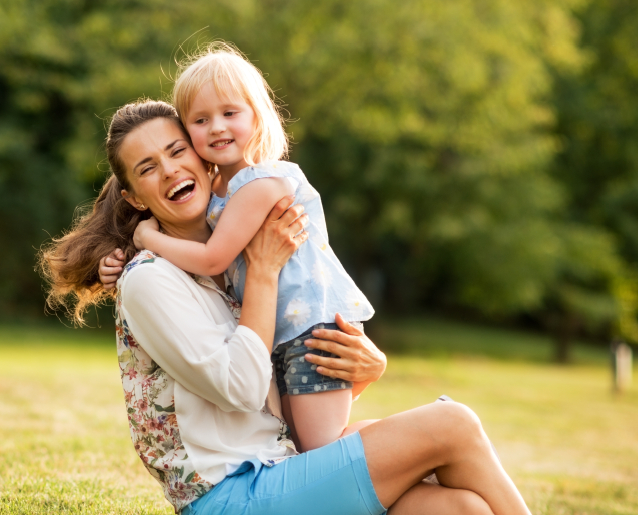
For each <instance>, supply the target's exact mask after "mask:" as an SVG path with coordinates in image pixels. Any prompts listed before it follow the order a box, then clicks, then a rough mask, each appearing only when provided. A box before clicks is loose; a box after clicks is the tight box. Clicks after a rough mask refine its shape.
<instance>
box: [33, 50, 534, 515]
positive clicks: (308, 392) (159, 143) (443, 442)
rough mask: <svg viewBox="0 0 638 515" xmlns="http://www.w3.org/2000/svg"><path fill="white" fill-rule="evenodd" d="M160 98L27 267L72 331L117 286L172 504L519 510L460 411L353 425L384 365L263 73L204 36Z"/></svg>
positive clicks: (138, 439) (118, 122)
mask: <svg viewBox="0 0 638 515" xmlns="http://www.w3.org/2000/svg"><path fill="white" fill-rule="evenodd" d="M173 102H174V106H175V107H173V106H171V105H169V104H167V103H164V102H157V101H150V100H146V101H141V102H137V103H134V104H128V105H126V106H124V107H122V108H120V109H119V110H118V111H117V112H116V113H115V115H114V116H113V119H112V121H111V124H110V127H109V132H108V136H107V140H106V149H107V156H108V161H109V164H110V168H111V172H112V175H111V177H110V178H109V179H108V180H107V182H106V183H105V185H104V187H103V189H102V191H101V193H100V195H99V197H98V199H97V200H96V202H95V205H94V207H93V210H92V212H91V213H89V214H87V215H85V216H84V217H83V218H81V219H80V220H79V221H78V222H77V223H76V225H75V227H74V229H73V230H72V231H71V232H70V233H68V234H66V235H65V236H63V237H62V238H60V239H58V240H55V241H54V242H53V244H52V245H51V246H50V247H49V248H48V249H46V250H45V251H44V252H43V254H42V262H43V266H44V270H45V272H46V273H47V275H48V277H49V279H50V281H51V293H50V299H49V300H50V301H51V302H54V301H60V302H64V299H65V298H66V297H67V296H68V295H69V294H71V296H72V297H75V299H76V305H75V314H76V317H77V318H78V319H81V316H82V313H83V310H84V309H85V308H86V307H87V306H89V305H91V304H94V303H97V302H99V301H100V300H102V299H103V298H104V297H105V296H107V295H109V294H110V293H109V290H110V289H112V288H113V286H115V285H116V284H117V289H116V294H115V298H116V332H117V346H118V361H119V365H120V371H121V376H122V384H123V387H124V397H125V402H126V408H127V413H128V419H129V426H130V432H131V438H132V440H133V443H134V446H135V449H136V451H137V453H138V454H139V456H140V458H141V459H142V461H143V463H144V465H145V466H146V467H147V469H148V470H149V472H150V473H151V474H152V475H153V476H154V477H155V478H156V479H157V480H158V481H159V482H160V484H161V485H162V487H163V489H164V493H165V495H166V497H167V499H168V500H169V501H170V502H171V503H172V504H173V506H174V507H175V511H176V512H181V513H182V514H191V513H192V514H198V515H199V514H202V515H204V514H224V515H235V514H260V515H267V514H278V515H280V514H289V513H290V514H294V513H304V514H316V515H324V514H325V515H335V514H343V515H356V514H358V513H361V514H381V513H385V512H386V510H387V511H389V513H392V514H406V515H407V514H415V515H416V514H423V515H425V514H428V515H445V514H450V515H451V514H486V515H487V514H493V515H519V514H520V515H523V514H529V510H528V509H527V507H526V506H525V503H524V501H523V499H522V497H521V496H520V494H519V492H518V491H517V489H516V487H515V486H514V484H513V483H512V481H511V479H510V478H509V477H508V475H507V474H506V472H505V471H504V469H503V468H502V466H501V465H500V463H499V461H498V459H497V457H496V455H495V453H494V452H493V450H492V448H491V446H490V443H489V440H488V439H487V437H486V435H485V433H484V432H483V430H482V428H481V424H480V422H479V420H478V418H477V417H476V415H475V414H474V413H473V412H472V411H471V410H469V409H468V408H467V407H465V406H463V405H461V404H459V403H455V402H451V401H449V402H437V403H432V404H428V405H425V406H422V407H420V408H416V409H413V410H410V411H408V412H404V413H400V414H397V415H393V416H391V417H388V418H386V419H383V420H379V421H363V422H359V423H356V424H353V425H350V426H348V418H349V415H350V406H351V403H352V400H353V398H355V397H356V396H358V395H359V394H360V393H361V392H362V391H363V390H364V389H365V388H366V387H367V386H368V385H369V384H370V383H371V382H374V381H376V380H377V379H378V378H379V377H380V376H381V374H382V373H383V370H384V368H385V357H384V356H383V355H382V353H380V352H379V351H378V350H377V349H376V347H375V346H374V344H373V343H372V342H371V341H370V340H369V339H368V338H367V337H366V336H365V334H364V333H363V326H362V322H364V321H366V320H369V319H370V318H371V317H372V315H373V313H374V311H373V309H372V306H371V305H370V303H369V302H368V301H367V300H366V298H365V296H364V295H363V294H362V293H361V291H360V290H359V289H358V288H357V286H356V285H355V284H354V282H353V281H352V279H351V278H350V277H349V276H348V274H347V273H346V272H345V270H344V269H343V267H342V266H341V264H340V262H339V260H338V259H337V257H336V256H335V254H334V252H333V251H332V249H331V248H330V246H329V244H328V234H327V230H326V225H325V220H324V215H323V210H322V207H321V200H320V198H319V194H318V193H317V191H316V190H315V189H314V188H313V187H312V186H311V185H310V184H309V183H308V181H307V179H306V177H305V176H304V174H303V172H302V171H301V170H300V169H299V167H298V166H297V165H295V164H293V163H290V162H287V161H282V160H281V158H282V157H284V156H285V155H286V153H287V138H286V133H285V132H284V129H283V124H282V118H281V116H280V114H279V111H278V109H277V106H276V105H275V103H274V102H273V96H272V92H271V90H270V88H269V87H268V85H267V83H266V82H265V80H264V78H263V76H262V75H261V73H260V72H259V71H258V70H257V69H256V68H255V67H254V66H253V65H252V64H251V63H250V62H248V61H247V60H246V59H245V58H244V57H243V56H242V55H241V54H240V53H239V52H237V51H236V50H234V49H233V48H232V47H230V46H228V45H226V44H222V43H217V44H214V45H211V46H210V47H209V48H207V49H206V50H205V51H204V52H203V53H201V54H200V55H198V56H196V57H195V58H193V59H191V60H190V61H189V62H187V63H185V65H184V67H183V68H182V71H181V74H180V75H179V77H178V79H177V81H176V84H175V88H174V91H173ZM116 248H117V250H116V251H114V252H112V251H113V249H116ZM136 248H137V249H139V250H140V252H137V250H136ZM107 254H110V255H109V257H107V258H104V256H106V255H107ZM116 281H117V283H116ZM297 450H299V451H303V452H302V453H301V454H299V453H298V452H297ZM433 473H435V474H436V480H430V481H424V479H425V478H427V477H428V476H431V475H432V474H433Z"/></svg>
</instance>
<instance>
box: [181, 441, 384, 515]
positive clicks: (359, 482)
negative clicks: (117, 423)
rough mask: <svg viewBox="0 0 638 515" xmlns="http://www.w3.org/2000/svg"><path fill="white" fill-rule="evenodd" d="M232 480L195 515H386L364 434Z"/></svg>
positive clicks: (195, 507)
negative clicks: (369, 468) (367, 458)
mask: <svg viewBox="0 0 638 515" xmlns="http://www.w3.org/2000/svg"><path fill="white" fill-rule="evenodd" d="M256 467H257V468H255V467H253V466H251V467H250V468H249V470H247V471H246V472H243V473H241V474H237V475H234V476H230V477H227V478H226V479H225V480H224V481H222V482H221V483H220V484H218V485H217V486H215V488H214V489H213V490H211V491H210V492H209V493H207V494H206V495H205V496H204V497H202V498H200V499H199V500H197V501H195V502H194V503H193V504H192V505H191V511H190V513H191V514H192V515H237V514H241V515H282V514H287V513H303V514H304V515H359V514H360V515H381V514H383V513H385V508H384V507H383V506H382V505H381V503H380V502H379V500H378V498H377V496H376V494H375V491H374V488H373V486H372V481H371V480H370V474H369V472H368V467H367V464H366V459H365V455H364V452H363V445H362V443H361V437H360V436H359V434H358V433H355V434H352V435H349V436H348V437H345V438H342V439H340V440H337V441H336V442H333V443H331V444H330V445H326V446H325V447H322V448H320V449H315V450H313V451H309V452H307V453H304V454H300V455H298V456H295V457H293V458H289V459H287V460H285V461H283V462H281V463H279V464H277V465H275V466H273V467H270V468H269V467H265V466H264V467H261V466H260V464H257V466H256Z"/></svg>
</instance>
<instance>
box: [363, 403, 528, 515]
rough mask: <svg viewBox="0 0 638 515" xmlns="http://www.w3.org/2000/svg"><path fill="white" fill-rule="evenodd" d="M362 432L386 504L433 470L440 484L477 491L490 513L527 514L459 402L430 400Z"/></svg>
mask: <svg viewBox="0 0 638 515" xmlns="http://www.w3.org/2000/svg"><path fill="white" fill-rule="evenodd" d="M360 434H361V439H362V441H363V446H364V449H365V454H366V460H367V463H368V468H369V470H370V477H371V478H372V483H373V485H374V489H375V491H376V493H377V496H378V497H379V500H380V501H381V504H383V505H384V506H392V505H393V504H395V503H396V502H397V501H398V500H399V498H400V497H401V496H402V495H403V494H404V493H406V492H407V491H408V490H410V489H411V488H412V487H414V486H415V485H418V484H419V483H420V482H421V480H422V479H423V478H425V477H427V476H428V475H430V474H431V473H432V471H433V470H434V469H436V474H437V478H438V480H439V482H440V483H441V485H443V486H446V487H451V488H456V489H463V490H469V491H471V492H474V493H476V494H478V495H479V496H480V497H482V498H483V499H484V500H485V501H486V502H487V504H488V506H489V507H490V509H491V510H492V512H493V513H494V515H530V512H529V510H528V509H527V506H526V505H525V502H524V501H523V498H522V497H521V495H520V493H519V492H518V490H517V489H516V487H515V486H514V483H513V482H512V480H511V479H510V478H509V476H508V475H507V473H506V472H505V470H504V469H503V467H502V466H501V464H500V462H499V461H498V459H497V458H496V456H495V454H494V452H493V451H492V448H491V446H490V443H489V440H488V439H487V436H486V435H485V433H484V431H483V428H482V427H481V423H480V421H479V419H478V417H477V416H476V415H475V414H474V413H473V412H472V411H471V410H470V409H469V408H467V407H466V406H463V405H462V404H459V403H456V402H437V403H433V404H428V405H426V406H422V407H420V408H416V409H413V410H410V411H406V412H404V413H399V414H397V415H393V416H391V417H388V418H386V419H384V420H381V421H379V422H377V423H375V424H371V425H369V426H367V427H364V428H363V429H361V431H360ZM406 495H407V494H406ZM410 495H416V494H410ZM406 502H407V501H406ZM424 502H425V501H424ZM401 504H402V503H401ZM401 504H399V505H398V507H400V506H401ZM422 513H426V512H425V511H423V512H422Z"/></svg>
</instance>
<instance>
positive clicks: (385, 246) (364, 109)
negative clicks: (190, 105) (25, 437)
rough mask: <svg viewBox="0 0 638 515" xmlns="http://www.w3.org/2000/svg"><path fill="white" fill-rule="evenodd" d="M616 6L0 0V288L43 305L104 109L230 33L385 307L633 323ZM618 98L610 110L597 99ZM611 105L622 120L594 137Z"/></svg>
mask: <svg viewBox="0 0 638 515" xmlns="http://www.w3.org/2000/svg"><path fill="white" fill-rule="evenodd" d="M5 4H6V5H5ZM623 5H625V3H624V2H621V1H617V2H612V1H602V0H599V1H595V2H586V1H584V0H552V1H550V0H542V1H539V2H533V3H530V2H522V3H521V2H518V3H517V2H507V1H505V0H449V1H445V2H443V1H437V2H421V1H418V0H406V1H404V2H400V3H398V4H397V3H396V2H389V1H387V0H385V1H382V0H356V1H353V2H342V1H337V0H322V1H320V2H306V1H303V0H268V1H263V0H262V1H257V0H218V1H217V2H215V3H214V5H212V4H211V3H210V2H204V1H203V0H193V1H191V2H188V3H182V4H179V5H178V4H177V3H175V2H168V1H167V0H137V1H135V2H122V1H116V0H110V1H106V2H100V3H93V2H88V1H82V0H74V1H72V2H69V1H66V0H65V1H63V0H44V1H41V2H33V1H27V0H16V1H15V2H12V3H11V4H10V5H9V4H8V3H7V2H5V3H4V4H2V5H1V6H0V142H1V143H0V185H1V186H2V187H1V188H0V248H1V249H2V251H1V252H2V254H1V256H2V257H3V258H4V260H3V261H4V265H5V266H3V268H2V270H0V284H1V285H2V286H1V287H0V303H1V304H2V306H3V307H4V308H5V310H7V309H16V306H25V305H29V306H34V305H35V306H37V307H39V306H41V302H42V301H41V294H40V293H39V291H38V290H39V287H40V286H39V282H38V279H37V277H36V276H35V274H33V273H32V271H31V265H30V263H31V262H32V258H31V256H32V255H33V247H37V246H38V245H39V244H40V242H41V241H42V240H43V239H44V238H45V237H46V234H45V233H43V232H42V230H43V229H44V230H46V231H48V232H49V233H50V234H58V233H59V232H60V230H61V229H62V228H63V227H66V226H68V224H69V220H70V217H71V213H72V210H73V207H74V206H75V205H76V204H77V203H78V202H80V201H82V200H84V199H88V198H90V197H92V196H94V195H95V189H97V188H99V186H100V185H101V182H102V180H103V177H104V176H103V175H102V173H101V172H100V171H99V169H100V168H101V169H103V168H104V166H103V165H102V166H101V167H99V166H97V163H99V162H100V161H101V160H102V158H103V154H102V152H101V141H102V139H103V137H104V128H103V125H104V118H105V117H107V116H108V115H109V114H110V113H112V112H113V111H114V109H115V108H116V107H118V106H119V105H121V104H123V103H125V102H127V101H131V100H134V99H136V98H138V97H140V96H142V95H148V96H151V97H158V96H162V95H163V96H167V95H168V94H169V93H170V90H171V76H172V74H173V73H174V71H175V66H174V63H173V61H172V59H173V58H174V57H177V58H179V57H180V56H181V55H182V48H181V47H180V46H179V45H180V44H182V43H183V48H184V49H185V50H186V51H189V50H192V49H193V48H194V47H195V46H196V45H197V43H198V42H201V41H204V40H210V39H213V38H223V39H226V40H229V41H233V42H235V43H236V44H237V45H238V47H239V48H240V49H241V50H242V51H244V52H245V53H246V54H247V55H248V57H249V58H250V59H251V60H252V61H253V62H255V63H256V64H257V66H259V67H260V68H261V69H262V70H263V71H264V72H265V73H266V75H267V78H268V81H269V83H270V84H271V86H272V87H273V88H274V89H275V90H276V91H277V92H278V94H279V96H280V97H281V98H282V100H283V102H285V104H286V105H287V109H288V111H289V112H290V115H291V119H292V120H293V122H292V123H290V125H289V130H290V132H291V133H292V135H293V137H294V141H295V145H294V146H293V152H292V155H291V158H292V159H293V160H295V161H297V162H299V163H300V164H301V166H302V168H303V169H304V170H305V171H306V173H307V174H308V176H309V178H310V180H311V182H312V183H313V184H314V185H315V186H316V187H317V189H318V190H319V191H320V192H321V194H322V197H323V200H324V204H325V208H326V212H327V216H328V225H329V231H330V235H331V238H332V243H333V245H334V247H335V248H336V249H337V252H338V254H339V256H340V257H341V258H342V259H343V261H344V263H345V264H346V266H347V268H348V269H349V270H350V271H351V272H352V273H353V275H355V278H356V280H357V281H358V282H359V283H360V284H361V285H362V287H363V288H364V290H366V291H367V292H368V293H369V294H370V295H371V297H372V298H373V302H374V303H375V304H376V305H377V306H378V307H381V304H383V303H385V304H386V306H392V307H394V308H395V309H402V310H405V309H413V308H414V307H418V306H423V305H424V304H435V305H437V306H441V305H442V306H469V307H470V308H471V309H473V310H477V311H479V312H481V313H483V314H485V315H486V316H492V317H495V316H496V317H501V316H512V315H516V314H520V313H533V314H535V316H537V317H539V318H540V319H543V320H545V319H551V317H552V316H558V318H561V317H563V318H564V317H566V316H569V317H573V316H576V317H578V318H579V319H587V320H588V321H591V322H592V323H593V322H596V324H594V325H598V326H600V324H601V323H603V322H604V323H607V322H609V321H610V320H612V319H618V317H619V313H621V312H622V313H624V314H625V315H624V316H626V317H629V318H628V320H629V321H631V320H630V319H631V317H632V316H633V315H627V313H633V312H635V310H634V311H632V309H633V308H632V307H631V306H628V305H623V306H624V307H622V306H621V305H620V300H619V299H620V297H619V295H620V293H619V291H620V290H619V287H618V284H621V283H622V277H625V276H626V275H627V271H626V261H627V259H630V260H631V259H633V257H632V256H634V254H632V252H634V250H631V249H638V240H636V241H634V240H635V239H636V234H638V232H636V231H635V230H634V229H635V227H634V226H635V224H636V222H635V216H633V217H632V215H631V213H632V211H631V210H633V209H635V208H634V204H635V203H632V199H633V197H632V195H633V194H634V193H632V192H638V185H635V184H634V183H633V182H631V181H634V182H635V180H634V179H635V178H632V177H633V175H632V173H633V172H631V173H630V172H629V171H627V170H628V168H630V165H629V164H627V163H633V162H634V161H633V160H635V159H638V158H637V157H636V155H638V154H635V151H633V150H632V146H631V144H630V140H629V138H628V137H627V136H629V135H630V134H631V131H632V130H634V129H635V126H636V125H635V124H633V121H634V120H633V118H632V117H633V116H634V115H635V113H634V112H633V111H632V110H631V109H629V108H628V106H630V105H631V102H632V99H633V97H632V96H631V95H632V94H633V91H634V90H635V88H634V89H633V90H632V84H633V83H632V82H631V80H634V79H633V78H631V77H635V76H634V75H631V73H630V72H631V70H633V71H634V72H635V67H633V68H632V63H633V59H635V55H634V54H633V53H632V52H630V51H624V49H626V48H630V46H628V45H630V39H631V34H632V31H631V28H632V27H633V26H632V25H631V23H633V22H632V21H631V20H633V18H632V17H631V16H625V17H624V18H623V19H622V20H621V19H620V18H621V17H622V6H623ZM627 5H629V4H627ZM575 12H576V13H579V16H580V17H578V16H576V15H575V14H574V13H575ZM581 23H582V24H583V33H582V34H583V35H582V40H583V41H584V42H585V43H586V45H585V48H582V47H581V46H579V45H580V40H581V32H580V31H581V29H580V26H581ZM204 26H208V29H206V30H204V31H202V32H198V31H200V29H202V28H203V27H204ZM618 27H621V28H622V30H617V28H618ZM34 28H37V30H34ZM192 34H195V35H194V36H193V37H191V38H190V39H189V36H191V35H192ZM623 38H624V39H623ZM610 56H611V57H613V58H610ZM614 56H616V57H614ZM614 59H615V60H614ZM616 62H617V64H612V63H616ZM612 66H613V67H614V68H613V70H611V69H609V70H608V69H607V68H608V67H612ZM622 70H626V71H622ZM608 71H609V72H611V71H613V73H611V74H608V73H606V72H608ZM607 75H611V77H612V78H613V80H612V79H607V78H605V77H607ZM584 78H586V80H585V79H584ZM592 78H596V81H597V82H596V81H594V80H590V79H592ZM556 84H558V87H557V88H556V87H555V86H556ZM619 93H620V96H621V97H622V99H623V100H621V101H618V103H617V104H616V105H617V108H615V110H613V111H612V112H607V110H606V108H604V107H601V106H605V105H606V103H605V102H606V100H608V99H610V98H615V97H616V95H617V94H619ZM605 116H607V117H610V118H613V122H614V125H612V126H611V128H609V129H605V130H606V131H607V132H605V130H604V131H602V132H601V131H600V130H599V128H600V125H601V123H600V122H601V120H604V119H606V118H605ZM600 134H604V136H600ZM599 149H604V152H602V154H601V152H599ZM617 149H620V150H617ZM557 155H559V160H558V161H556V157H557ZM601 155H602V156H603V157H596V158H595V159H594V158H592V157H593V156H601ZM604 156H607V157H604ZM556 163H557V164H556ZM609 163H621V164H622V166H620V165H618V166H616V169H617V172H616V173H615V175H614V177H616V178H617V179H618V180H609V179H608V178H607V176H606V175H605V174H606V172H607V169H608V166H609ZM585 165H586V166H585ZM614 166H615V165H614ZM631 166H633V165H631ZM623 167H624V168H623ZM581 169H582V172H581ZM621 169H622V170H621ZM634 175H635V174H634ZM582 177H586V179H585V180H581V178H582ZM623 181H624V182H623ZM636 184H638V183H636ZM590 199H595V200H593V201H590ZM578 206H584V207H582V208H581V209H580V210H579V208H578ZM627 206H629V207H630V209H629V210H628V209H627ZM617 247H619V248H620V249H622V251H623V255H622V256H619V254H618V252H617V250H616V248H617ZM635 252H638V250H635ZM621 289H622V288H621ZM623 298H624V299H627V298H629V297H628V296H627V295H625V296H624V297H623ZM625 304H626V302H625ZM550 325H551V324H550ZM621 326H622V327H628V325H627V323H625V324H624V325H622V324H619V327H621Z"/></svg>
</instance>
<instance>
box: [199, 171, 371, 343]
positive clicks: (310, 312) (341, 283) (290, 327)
mask: <svg viewBox="0 0 638 515" xmlns="http://www.w3.org/2000/svg"><path fill="white" fill-rule="evenodd" d="M267 177H282V178H283V177H286V178H288V180H290V181H291V183H292V184H293V185H294V187H295V202H294V203H295V204H302V205H303V206H304V208H305V211H304V212H305V213H307V214H308V216H309V219H310V221H309V223H308V226H307V227H306V231H308V236H309V238H308V241H307V242H306V243H304V244H303V245H302V246H301V247H300V248H299V250H298V251H297V252H295V254H294V255H293V256H292V258H290V260H289V261H288V263H287V264H286V266H285V267H284V268H283V270H282V271H281V275H280V276H279V295H278V297H277V325H276V329H275V345H278V344H280V343H283V342H287V341H289V340H292V339H293V338H295V337H296V336H299V335H300V334H302V333H303V332H305V331H306V330H308V329H309V328H311V327H312V326H313V325H316V324H321V323H334V320H335V315H336V314H337V313H341V315H342V316H343V317H344V319H345V320H347V321H349V322H363V321H366V320H369V319H370V318H372V315H373V314H374V309H373V308H372V306H371V305H370V303H369V302H368V299H366V297H365V295H363V293H361V290H359V288H357V285H356V284H355V283H354V281H353V280H352V279H351V278H350V276H349V275H348V274H347V273H346V271H345V270H344V268H343V266H342V265H341V263H340V262H339V259H337V256H336V255H335V253H334V252H333V250H332V249H331V248H330V245H329V244H328V231H327V229H326V221H325V217H324V214H323V208H322V206H321V198H320V196H319V193H317V190H315V189H314V188H313V187H312V186H311V185H310V183H309V182H308V179H306V176H305V175H304V173H303V172H302V171H301V169H300V168H299V166H297V165H296V164H294V163H289V162H288V161H267V162H264V163H260V164H257V165H255V166H249V167H247V168H244V169H242V170H240V171H239V172H238V173H237V175H235V176H234V177H233V178H232V179H231V180H230V182H229V183H228V190H227V194H226V197H224V198H220V197H217V196H216V195H213V196H212V197H211V201H210V204H209V205H208V211H207V213H206V214H207V217H206V218H207V220H208V224H209V225H210V227H211V228H212V229H213V230H215V226H216V225H217V222H218V221H219V217H220V215H221V213H222V211H223V209H224V207H225V206H226V204H227V202H228V201H229V200H230V198H231V197H232V196H233V195H234V194H235V193H237V191H238V190H239V188H241V187H242V186H244V185H245V184H248V183H249V182H251V181H254V180H255V179H264V178H267ZM228 275H229V276H230V279H231V281H232V283H233V287H234V288H235V293H236V295H237V297H238V299H239V301H240V302H241V301H242V299H243V294H244V285H245V280H246V263H245V262H244V260H243V258H242V256H241V255H239V257H238V258H237V259H236V260H235V261H234V262H233V263H232V264H231V265H230V267H229V268H228Z"/></svg>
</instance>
